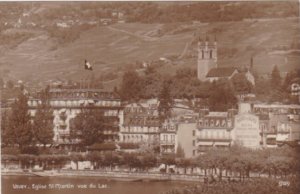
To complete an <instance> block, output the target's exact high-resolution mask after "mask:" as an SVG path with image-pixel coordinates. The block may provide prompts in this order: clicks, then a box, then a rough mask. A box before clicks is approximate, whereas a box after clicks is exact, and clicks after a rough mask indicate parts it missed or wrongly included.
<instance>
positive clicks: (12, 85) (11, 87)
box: [7, 80, 14, 89]
mask: <svg viewBox="0 0 300 194" xmlns="http://www.w3.org/2000/svg"><path fill="white" fill-rule="evenodd" d="M13 87H14V82H13V81H11V80H8V81H7V88H9V89H13Z"/></svg>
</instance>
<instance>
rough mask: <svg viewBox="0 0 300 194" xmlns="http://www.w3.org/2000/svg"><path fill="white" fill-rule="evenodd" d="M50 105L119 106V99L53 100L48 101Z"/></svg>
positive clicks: (31, 104)
mask: <svg viewBox="0 0 300 194" xmlns="http://www.w3.org/2000/svg"><path fill="white" fill-rule="evenodd" d="M39 103H40V101H37V100H34V101H28V106H33V107H35V106H37V105H38V104H39ZM50 105H51V106H65V107H77V106H82V105H93V106H121V102H120V101H104V100H103V101H96V102H95V101H93V100H72V101H71V100H68V101H64V100H54V101H50Z"/></svg>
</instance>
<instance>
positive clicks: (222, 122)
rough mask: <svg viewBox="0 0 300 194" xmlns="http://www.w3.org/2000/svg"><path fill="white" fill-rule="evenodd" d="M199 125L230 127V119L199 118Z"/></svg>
mask: <svg viewBox="0 0 300 194" xmlns="http://www.w3.org/2000/svg"><path fill="white" fill-rule="evenodd" d="M198 126H199V127H232V121H231V120H227V119H204V121H203V120H202V119H200V120H199V121H198Z"/></svg>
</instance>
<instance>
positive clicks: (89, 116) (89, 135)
mask: <svg viewBox="0 0 300 194" xmlns="http://www.w3.org/2000/svg"><path fill="white" fill-rule="evenodd" d="M105 127H109V126H106V125H105V123H104V114H103V112H102V111H98V110H87V109H83V110H82V111H81V113H79V114H78V115H77V116H76V117H75V119H74V124H73V126H72V127H71V138H72V139H79V140H80V144H81V145H82V146H90V145H92V144H94V143H102V142H103V131H104V129H105Z"/></svg>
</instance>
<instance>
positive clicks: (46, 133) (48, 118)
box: [33, 88, 54, 146]
mask: <svg viewBox="0 0 300 194" xmlns="http://www.w3.org/2000/svg"><path fill="white" fill-rule="evenodd" d="M49 98H50V94H49V88H46V89H45V90H43V91H42V92H41V103H40V104H39V105H38V107H37V111H36V114H35V117H34V119H33V132H34V137H35V139H36V141H37V142H38V143H40V144H43V145H44V146H46V144H52V142H53V136H54V132H53V110H52V109H51V107H50V101H49Z"/></svg>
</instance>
